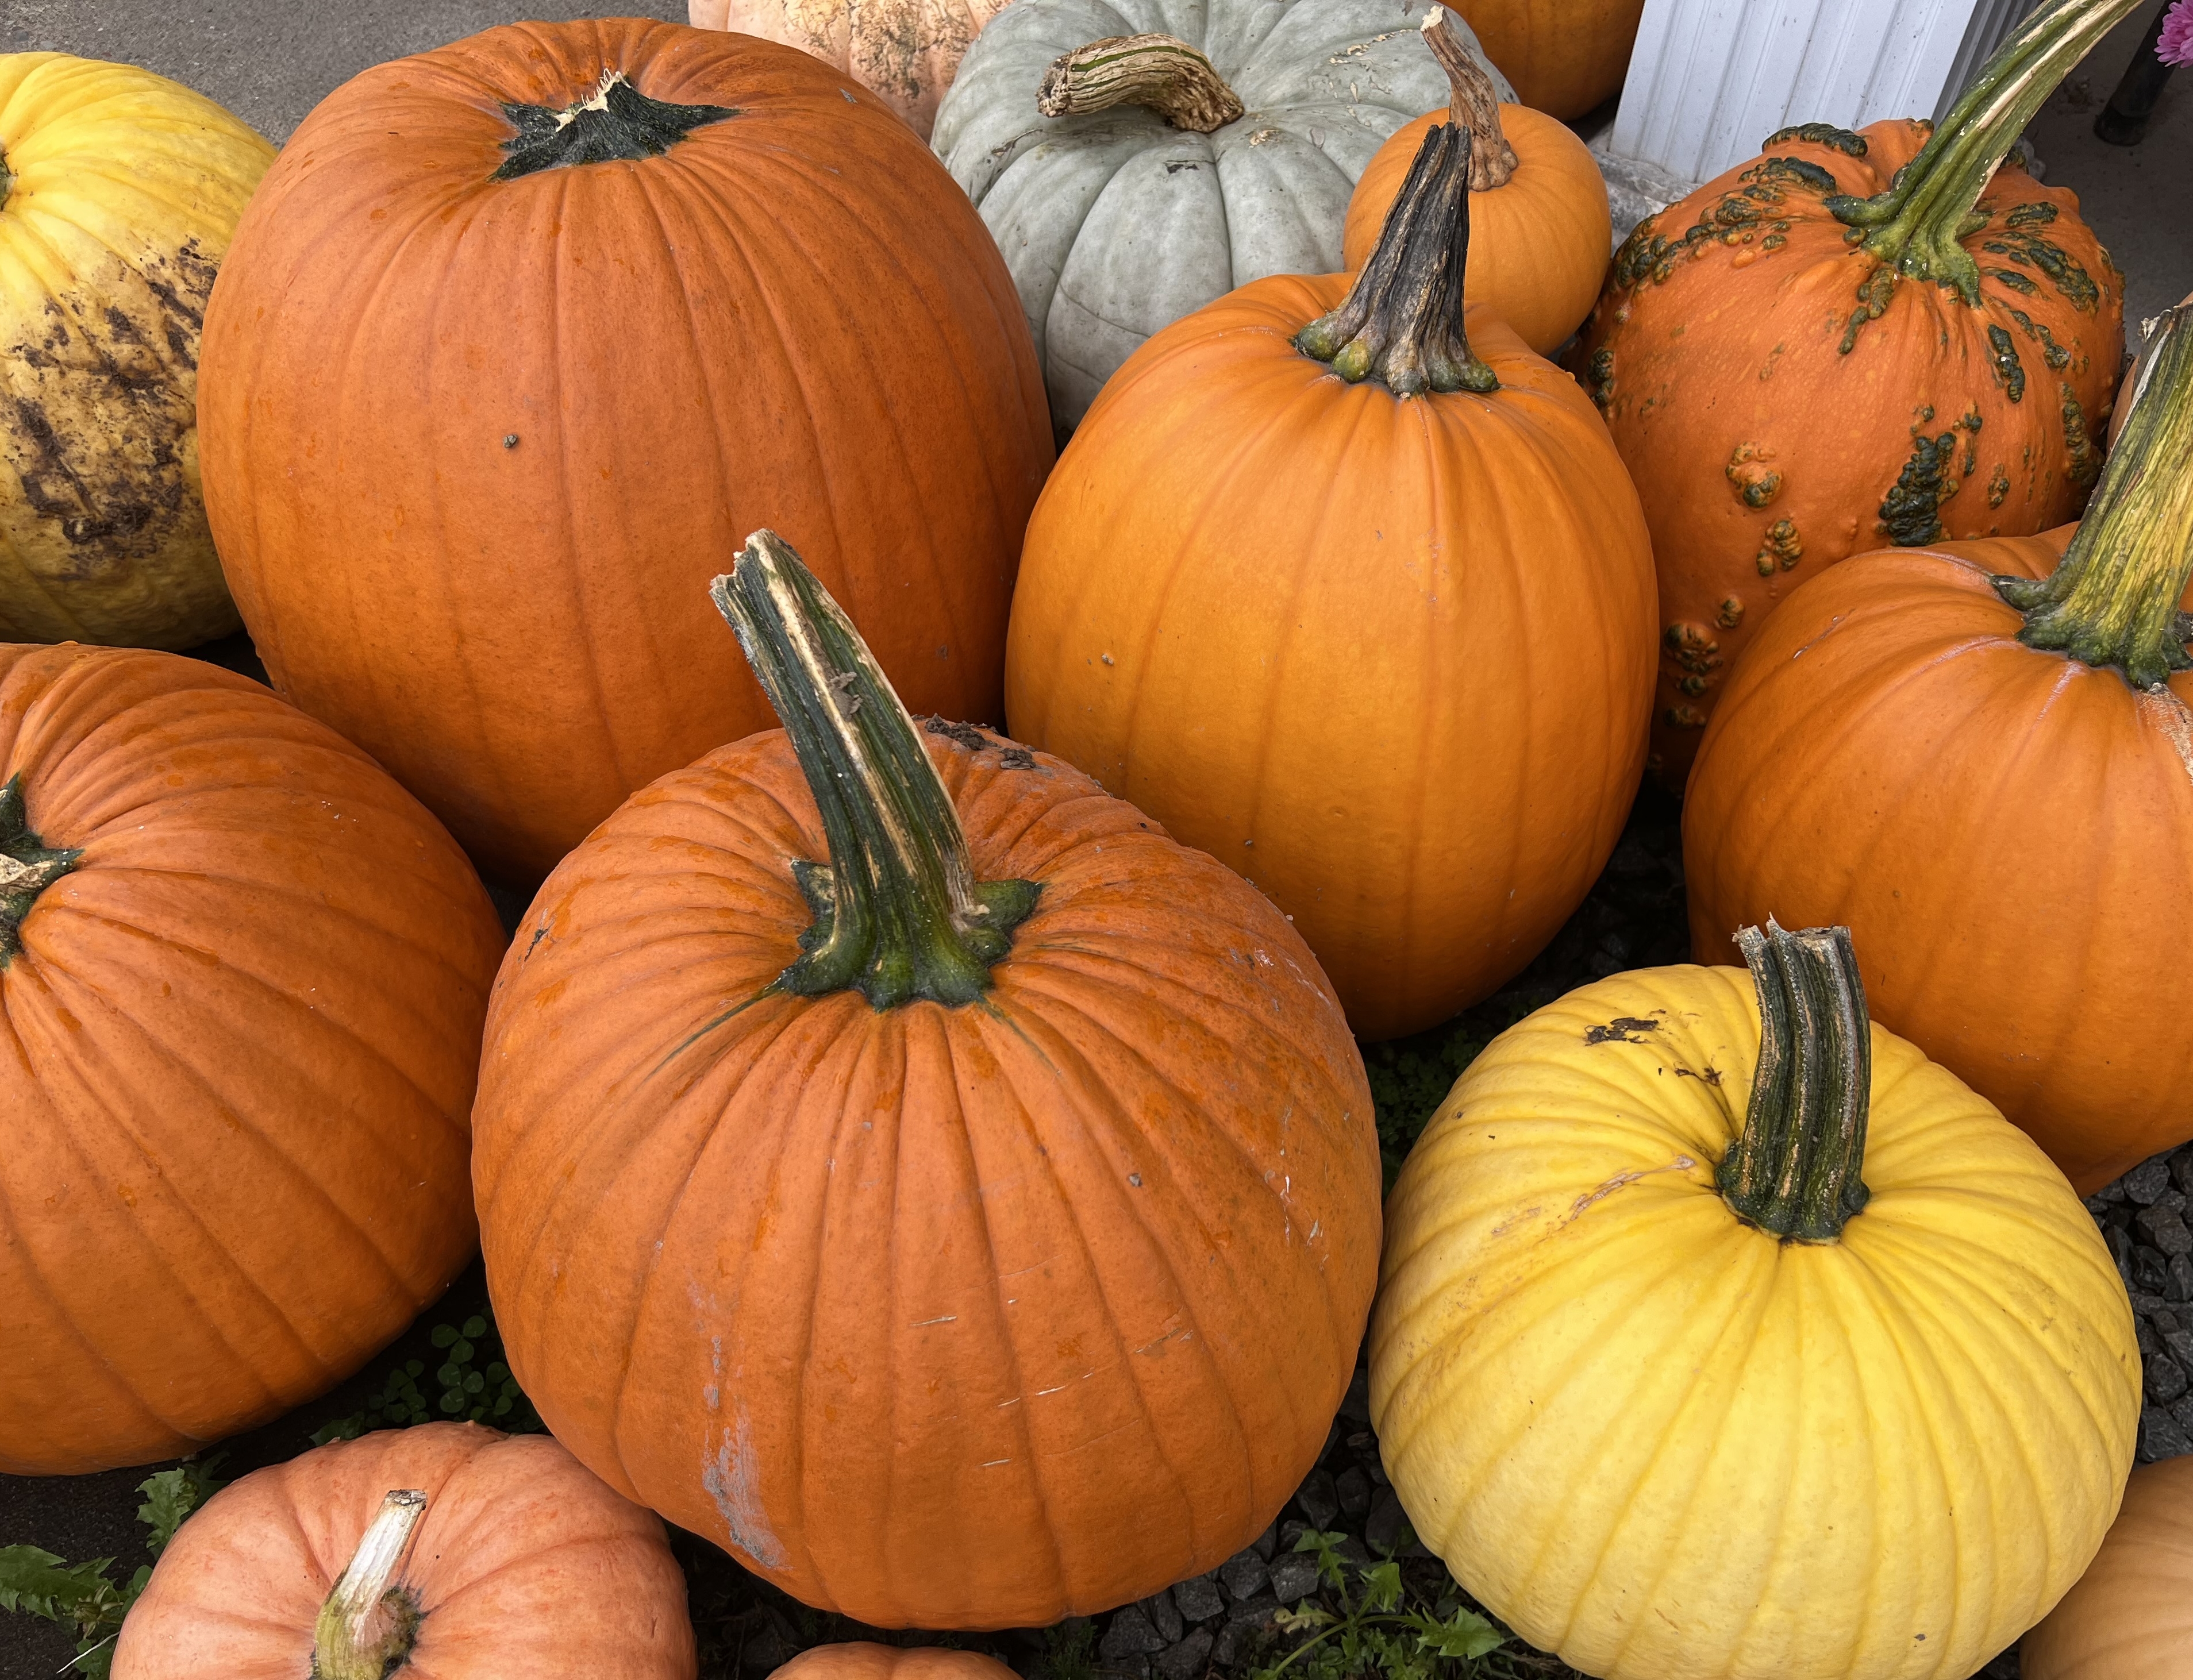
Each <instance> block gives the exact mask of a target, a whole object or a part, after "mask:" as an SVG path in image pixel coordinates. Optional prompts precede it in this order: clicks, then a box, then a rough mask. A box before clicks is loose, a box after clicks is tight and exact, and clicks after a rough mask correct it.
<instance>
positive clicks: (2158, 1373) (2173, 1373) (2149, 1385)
mask: <svg viewBox="0 0 2193 1680" xmlns="http://www.w3.org/2000/svg"><path fill="white" fill-rule="evenodd" d="M2141 1375H2142V1377H2143V1379H2144V1383H2143V1391H2144V1394H2145V1396H2146V1399H2147V1403H2148V1404H2149V1405H2150V1406H2167V1405H2168V1404H2169V1403H2171V1402H2172V1401H2173V1400H2175V1399H2176V1398H2177V1397H2179V1395H2181V1394H2183V1393H2184V1391H2186V1389H2187V1388H2189V1387H2193V1383H2189V1382H2188V1381H2187V1380H2186V1377H2185V1373H2184V1371H2183V1370H2182V1369H2179V1364H2178V1362H2177V1361H2176V1360H2175V1359H2173V1358H2172V1357H2170V1356H2169V1355H2168V1354H2167V1353H2150V1354H2149V1355H2148V1356H2147V1363H2146V1364H2145V1365H2144V1366H2143V1367H2142V1368H2141Z"/></svg>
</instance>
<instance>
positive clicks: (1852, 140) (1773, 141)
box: [1759, 123, 1865, 157]
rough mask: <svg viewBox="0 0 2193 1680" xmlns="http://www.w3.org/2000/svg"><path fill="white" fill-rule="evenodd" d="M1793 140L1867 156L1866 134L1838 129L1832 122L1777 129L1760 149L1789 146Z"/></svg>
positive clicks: (1852, 154)
mask: <svg viewBox="0 0 2193 1680" xmlns="http://www.w3.org/2000/svg"><path fill="white" fill-rule="evenodd" d="M1791 140H1802V141H1804V142H1805V143H1806V144H1807V146H1826V147H1828V148H1829V150H1830V151H1840V152H1841V153H1842V154H1843V156H1844V157H1864V156H1865V136H1864V134H1852V132H1851V131H1850V130H1849V129H1838V128H1837V127H1835V124H1834V123H1798V124H1797V126H1796V127H1795V128H1794V129H1776V130H1775V131H1774V132H1773V133H1772V134H1769V135H1767V137H1766V139H1765V140H1761V142H1760V143H1759V149H1760V150H1761V151H1766V148H1767V147H1768V146H1787V145H1789V142H1790V141H1791Z"/></svg>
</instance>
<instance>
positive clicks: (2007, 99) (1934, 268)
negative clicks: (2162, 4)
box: [1827, 0, 2145, 351]
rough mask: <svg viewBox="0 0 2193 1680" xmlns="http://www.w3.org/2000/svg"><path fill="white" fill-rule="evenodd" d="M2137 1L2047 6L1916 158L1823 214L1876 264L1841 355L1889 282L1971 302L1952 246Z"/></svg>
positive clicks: (1970, 287) (1974, 225)
mask: <svg viewBox="0 0 2193 1680" xmlns="http://www.w3.org/2000/svg"><path fill="white" fill-rule="evenodd" d="M2144 3H2145V0H2047V3H2046V4H2044V5H2042V6H2041V7H2040V8H2039V9H2037V10H2036V11H2035V12H2034V13H2033V14H2032V15H2031V16H2030V17H2028V18H2027V19H2026V20H2025V21H2024V22H2023V23H2021V24H2020V25H2019V26H2018V27H2017V28H2016V29H2015V30H2013V31H2012V32H2011V36H2010V38H2009V39H2008V40H2007V41H2005V42H2004V43H2002V45H2001V47H1999V48H1997V49H1995V56H1994V57H1993V58H1991V59H1990V60H1988V61H1987V63H1986V64H1985V65H1984V66H1981V68H1980V71H1979V74H1978V76H1976V77H1973V83H1972V85H1971V86H1970V87H1969V88H1967V89H1966V90H1965V91H1964V93H1963V94H1962V95H1961V96H1960V97H1959V99H1958V100H1957V102H1956V103H1955V105H1954V106H1950V114H1949V115H1948V116H1947V117H1944V118H1943V119H1942V122H1941V124H1940V126H1939V127H1938V128H1937V129H1935V130H1934V132H1933V134H1932V136H1931V137H1930V138H1929V139H1928V140H1927V144H1926V146H1924V147H1923V148H1922V149H1921V151H1920V153H1919V155H1918V156H1917V157H1915V158H1913V159H1912V160H1911V161H1910V163H1907V164H1905V165H1904V168H1902V169H1899V170H1898V171H1897V172H1896V179H1895V180H1893V181H1892V182H1891V183H1890V184H1889V187H1888V190H1887V191H1886V192H1882V193H1877V194H1875V196H1874V197H1871V198H1858V197H1852V196H1851V195H1850V194H1848V193H1838V194H1836V195H1835V197H1831V198H1829V199H1828V200H1827V208H1828V211H1829V214H1831V215H1833V216H1834V217H1835V219H1836V220H1838V221H1840V222H1842V223H1843V224H1844V225H1846V226H1848V227H1849V228H1850V229H1851V230H1852V231H1851V233H1850V235H1849V237H1850V239H1851V240H1852V243H1857V244H1862V245H1864V247H1865V249H1867V250H1869V251H1871V252H1872V253H1874V254H1875V255H1876V256H1878V257H1880V258H1881V260H1882V262H1883V264H1884V265H1885V267H1884V269H1883V271H1882V272H1881V276H1880V277H1878V278H1877V279H1875V280H1871V281H1869V282H1868V283H1867V285H1866V286H1865V287H1864V288H1863V289H1861V290H1860V293H1859V299H1860V302H1859V311H1858V314H1857V315H1854V316H1852V331H1850V332H1849V333H1847V334H1845V335H1844V338H1843V343H1842V348H1843V349H1844V350H1845V351H1848V350H1849V349H1850V348H1851V346H1852V344H1853V343H1854V342H1855V341H1856V339H1857V331H1856V329H1857V328H1858V327H1859V326H1862V325H1863V324H1864V322H1865V321H1866V320H1870V319H1872V318H1873V317H1876V316H1878V315H1879V314H1880V313H1881V310H1882V309H1883V308H1885V307H1886V306H1887V298H1888V294H1889V293H1890V292H1892V290H1893V289H1894V288H1895V284H1896V280H1897V277H1898V276H1901V275H1908V276H1910V277H1912V278H1914V279H1919V280H1932V281H1935V282H1937V283H1939V284H1941V285H1944V286H1951V287H1954V288H1955V289H1956V292H1957V294H1958V295H1959V296H1960V297H1961V298H1962V299H1963V300H1965V301H1966V303H1967V304H1969V305H1972V306H1974V307H1977V306H1978V304H1979V300H1980V271H1979V265H1978V263H1977V262H1975V261H1973V254H1972V253H1971V252H1970V251H1968V250H1967V249H1965V248H1964V245H1963V244H1962V243H1961V239H1962V237H1963V236H1964V235H1966V234H1968V233H1974V232H1977V231H1978V230H1979V229H1981V228H1983V227H1984V226H1987V220H1986V218H1985V217H1984V216H1982V217H1979V218H1978V219H1977V220H1975V217H1974V212H1973V206H1974V205H1975V204H1977V203H1978V202H1979V197H1980V194H1981V193H1982V192H1983V191H1985V190H1986V187H1987V184H1988V181H1989V180H1990V178H1991V177H1992V176H1993V175H1994V174H1995V165H1996V164H1998V163H2001V161H2002V157H2003V154H2004V153H2005V152H2007V151H2009V150H2010V148H2011V147H2012V146H2014V145H2016V144H2017V141H2018V135H2019V134H2022V133H2024V129H2025V125H2026V124H2027V123H2029V122H2030V121H2031V120H2032V118H2033V115H2034V113H2035V112H2036V111H2039V110H2040V109H2041V106H2042V105H2043V104H2045V103H2046V102H2047V98H2048V95H2049V94H2053V92H2055V91H2056V84H2057V83H2059V82H2061V81H2062V80H2063V79H2064V77H2066V76H2067V75H2069V74H2070V71H2071V67H2072V66H2074V65H2076V64H2077V63H2078V62H2079V60H2081V59H2083V58H2084V57H2086V55H2087V53H2088V52H2089V51H2091V50H2092V49H2093V46H2094V44H2095V43H2097V42H2099V40H2100V39H2101V38H2102V37H2104V35H2106V34H2108V33H2109V32H2110V29H2111V28H2112V27H2114V26H2116V24H2117V23H2118V22H2119V21H2120V20H2122V19H2123V18H2124V17H2126V16H2127V14H2130V13H2131V12H2132V11H2133V9H2134V8H2135V7H2138V6H2140V5H2143V4H2144Z"/></svg>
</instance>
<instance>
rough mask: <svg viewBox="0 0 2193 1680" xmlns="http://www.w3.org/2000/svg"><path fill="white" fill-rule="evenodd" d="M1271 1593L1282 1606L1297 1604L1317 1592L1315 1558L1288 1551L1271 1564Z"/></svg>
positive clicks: (1307, 1554)
mask: <svg viewBox="0 0 2193 1680" xmlns="http://www.w3.org/2000/svg"><path fill="white" fill-rule="evenodd" d="M1272 1591H1273V1592H1274V1594H1275V1595H1277V1597H1278V1598H1279V1601H1280V1603H1282V1604H1298V1603H1301V1602H1302V1601H1303V1599H1305V1598H1307V1597H1309V1596H1310V1594H1311V1593H1313V1592H1314V1591H1317V1557H1316V1555H1315V1554H1314V1553H1313V1552H1308V1551H1290V1552H1289V1553H1287V1555H1286V1556H1285V1557H1280V1558H1276V1559H1274V1562H1273V1563H1272Z"/></svg>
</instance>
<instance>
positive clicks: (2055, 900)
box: [1683, 305, 2193, 1192]
mask: <svg viewBox="0 0 2193 1680" xmlns="http://www.w3.org/2000/svg"><path fill="white" fill-rule="evenodd" d="M2067 536H2068V537H2069V540H2070V547H2069V550H2068V551H2065V550H2064V542H2065V539H2066V537H2067ZM2058 553H2063V554H2064V559H2063V562H2062V563H2061V564H2060V565H2056V564H2054V562H2055V558H2056V556H2057V555H2058ZM2189 574H2193V306H2185V305H2181V306H2179V307H2178V308H2177V309H2176V310H2173V311H2171V312H2170V314H2169V316H2168V317H2166V324H2165V325H2164V327H2163V329H2162V336H2161V337H2160V339H2159V340H2157V341H2156V344H2155V345H2154V346H2152V347H2151V349H2150V355H2149V358H2148V361H2147V362H2146V363H2144V365H2143V369H2142V379H2141V382H2140V385H2139V387H2138V391H2137V394H2136V395H2135V396H2134V397H2133V412H2132V414H2131V417H2130V419H2129V420H2128V421H2127V425H2126V428H2125V433H2124V437H2123V441H2122V442H2121V443H2120V444H2119V445H2118V448H2117V449H2116V451H2115V452H2114V453H2113V454H2111V455H2110V460H2109V465H2108V466H2107V467H2106V468H2105V469H2104V474H2103V478H2102V483H2101V486H2100V488H2099V489H2098V491H2097V492H2096V495H2095V500H2094V506H2093V508H2092V509H2091V510H2089V511H2088V513H2087V517H2086V519H2085V521H2084V522H2083V523H2081V525H2080V526H2079V528H2078V532H2077V534H2076V536H2070V534H2069V533H2052V534H2049V535H2047V536H2042V537H2032V538H2026V539H2024V540H2018V541H2011V540H2001V541H1995V542H1977V543H1957V544H1950V545H1947V546H1943V547H1941V548H1938V549H1915V550H1890V551H1883V552H1880V553H1875V554H1869V555H1864V556H1861V557H1858V558H1857V559H1854V560H1852V561H1848V562H1846V563H1844V564H1842V565H1841V566H1838V567H1836V568H1835V569H1834V570H1833V571H1832V572H1830V573H1829V574H1826V575H1824V576H1823V577H1821V578H1819V579H1818V580H1814V581H1813V582H1812V583H1810V584H1807V586H1805V587H1804V588H1802V589H1801V590H1799V591H1797V592H1796V594H1795V596H1793V597H1791V599H1790V601H1789V603H1788V605H1786V606H1785V607H1784V608H1783V609H1782V610H1781V611H1780V612H1778V613H1777V614H1775V616H1774V621H1773V622H1772V624H1770V625H1769V626H1767V628H1766V632H1765V633H1764V634H1763V635H1762V636H1761V637H1760V638H1759V640H1758V641H1756V642H1755V643H1754V644H1753V645H1752V647H1751V649H1749V651H1747V652H1746V654H1744V659H1743V660H1742V662H1741V663H1739V664H1738V666H1737V669H1736V673H1735V676H1734V677H1733V678H1732V681H1731V683H1730V684H1729V689H1728V694H1727V696H1726V699H1725V700H1723V702H1722V704H1721V709H1720V711H1717V712H1716V713H1715V716H1714V722H1713V726H1712V727H1711V728H1710V729H1709V730H1708V731H1707V732H1706V744H1705V748H1704V751H1703V752H1702V753H1701V754H1700V755H1699V758H1698V769H1697V770H1696V772H1695V773H1694V774H1692V778H1691V787H1690V793H1689V796H1688V797H1687V799H1686V803H1685V808H1684V813H1683V860H1684V868H1685V872H1686V875H1687V877H1688V878H1689V884H1690V903H1691V917H1692V932H1693V936H1694V938H1695V939H1697V940H1699V941H1701V946H1700V948H1702V949H1703V948H1705V947H1704V946H1703V941H1704V940H1708V939H1709V938H1713V937H1715V934H1714V930H1715V929H1719V928H1721V927H1724V926H1726V925H1729V924H1731V923H1732V922H1734V921H1740V920H1742V918H1743V917H1745V916H1748V915H1751V914H1753V913H1755V912H1756V913H1761V914H1763V913H1765V912H1766V911H1768V910H1770V909H1771V910H1772V911H1773V912H1774V913H1775V914H1776V915H1778V916H1787V917H1790V918H1791V919H1793V920H1795V919H1796V918H1798V917H1803V918H1805V919H1807V920H1822V921H1824V920H1829V919H1832V920H1835V921H1838V922H1842V923H1847V924H1848V925H1849V926H1850V927H1851V928H1852V930H1853V931H1854V932H1855V934H1857V936H1858V950H1859V951H1860V952H1861V953H1862V955H1863V957H1864V964H1865V986H1866V991H1867V993H1868V995H1869V997H1871V998H1872V999H1873V1001H1874V1006H1875V1011H1876V1012H1877V1014H1879V1016H1880V1018H1881V1020H1882V1022H1883V1023H1884V1024H1885V1025H1887V1026H1892V1027H1893V1028H1894V1029H1895V1030H1896V1031H1898V1032H1899V1033H1901V1034H1902V1035H1903V1036H1904V1037H1907V1038H1910V1039H1912V1040H1913V1041H1915V1043H1918V1044H1920V1045H1921V1047H1922V1048H1924V1049H1925V1050H1926V1051H1927V1054H1928V1055H1930V1056H1931V1057H1932V1058H1933V1059H1934V1060H1936V1061H1938V1062H1941V1063H1943V1064H1944V1066H1947V1067H1949V1068H1950V1070H1951V1071H1954V1072H1955V1073H1956V1074H1957V1075H1958V1076H1959V1077H1961V1078H1962V1079H1963V1080H1964V1081H1965V1083H1967V1084H1969V1085H1970V1086H1972V1087H1973V1089H1975V1090H1977V1091H1978V1092H1979V1093H1980V1094H1982V1095H1984V1096H1985V1097H1986V1098H1987V1099H1988V1100H1990V1101H1991V1102H1993V1103H1994V1104H1995V1106H1997V1107H1999V1108H2000V1109H2001V1110H2002V1111H2003V1112H2004V1114H2006V1115H2007V1116H2008V1117H2010V1118H2011V1119H2012V1120H2013V1121H2015V1122H2016V1123H2018V1125H2020V1126H2023V1127H2024V1129H2026V1130H2027V1131H2028V1132H2030V1133H2031V1134H2033V1136H2034V1137H2035V1138H2036V1140H2038V1141H2039V1142H2040V1144H2041V1147H2042V1148H2044V1149H2046V1150H2047V1151H2048V1153H2049V1154H2050V1155H2051V1156H2052V1157H2054V1159H2055V1161H2056V1163H2057V1165H2058V1166H2059V1167H2061V1168H2062V1169H2064V1174H2065V1175H2066V1176H2067V1177H2069V1178H2070V1180H2071V1181H2072V1183H2074V1184H2075V1185H2076V1186H2079V1188H2080V1189H2081V1191H2082V1192H2083V1191H2092V1190H2093V1189H2095V1188H2097V1187H2098V1186H2100V1185H2102V1184H2104V1183H2106V1182H2107V1181H2108V1180H2110V1179H2112V1178H2114V1177H2116V1175H2117V1174H2119V1173H2121V1172H2122V1171H2124V1170H2125V1169H2127V1168H2129V1167H2131V1166H2133V1165H2135V1164H2136V1163H2139V1162H2140V1161H2142V1160H2144V1159H2145V1158H2146V1157H2149V1156H2150V1155H2152V1154H2154V1153H2155V1152H2156V1151H2158V1150H2161V1149H2165V1148H2167V1147H2169V1146H2171V1145H2173V1144H2176V1143H2179V1142H2182V1141H2184V1140H2186V1139H2187V1138H2193V1033H2189V1032H2188V1031H2187V1029H2186V1023H2187V1021H2188V1020H2193V964H2189V963H2184V962H2181V961H2179V960H2178V959H2177V957H2176V956H2175V954H2174V951H2173V947H2172V945H2171V940H2173V938H2174V934H2173V932H2171V931H2170V930H2173V929H2180V928H2184V927H2185V926H2188V925H2189V924H2193V709H2189V707H2193V671H2189V669H2188V666H2193V660H2189V658H2188V656H2187V654H2186V652H2185V649H2184V637H2185V631H2186V623H2185V621H2184V620H2179V618H2178V616H2177V613H2178V609H2179V604H2180V602H2181V597H2183V596H2184V591H2185V588H2186V584H2187V580H2188V576H2189ZM2005 579H2007V580H2009V581H2004V580H2005ZM2041 579H2046V580H2047V581H2046V582H2045V583H2044V582H2039V581H2035V580H2041ZM2006 595H2007V596H2008V597H2011V599H2008V600H2007V599H2006V598H2005V597H2006ZM2013 600H2015V601H2017V602H2018V603H2021V604H2020V605H2013V604H2012V601H2013ZM2158 941H2161V943H2158Z"/></svg>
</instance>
